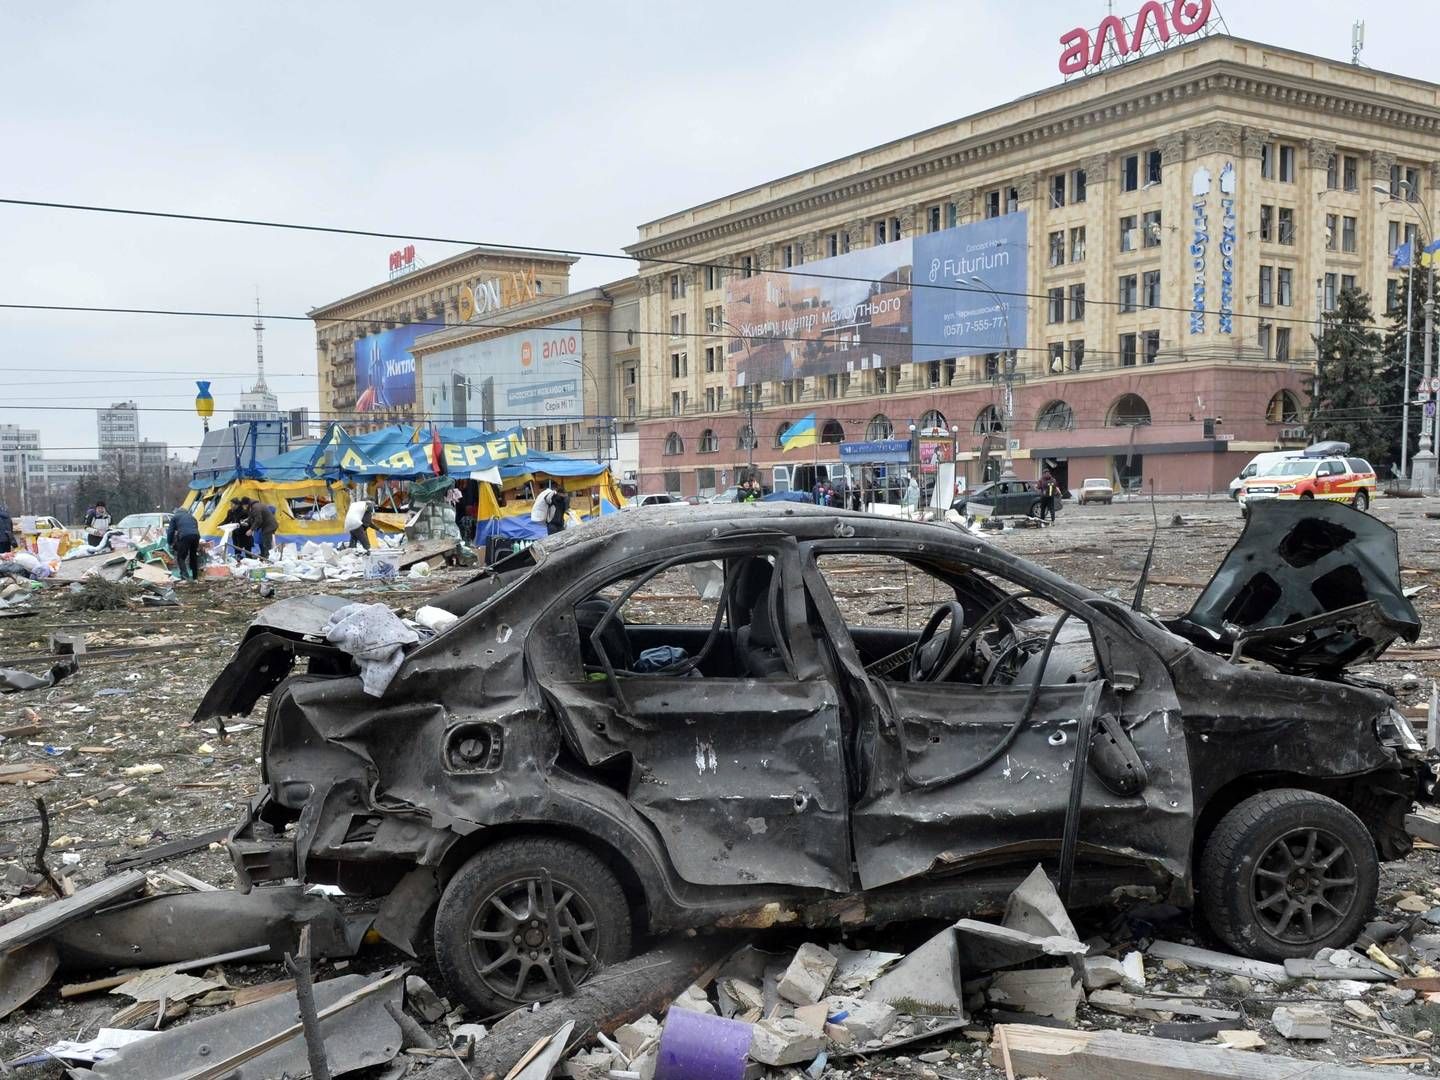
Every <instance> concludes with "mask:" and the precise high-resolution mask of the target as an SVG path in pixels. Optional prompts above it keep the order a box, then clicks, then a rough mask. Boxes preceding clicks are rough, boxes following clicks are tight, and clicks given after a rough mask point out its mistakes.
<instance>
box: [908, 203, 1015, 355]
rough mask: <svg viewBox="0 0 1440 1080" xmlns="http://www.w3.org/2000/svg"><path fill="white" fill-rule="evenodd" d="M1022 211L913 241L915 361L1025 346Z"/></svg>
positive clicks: (924, 234) (935, 233)
mask: <svg viewBox="0 0 1440 1080" xmlns="http://www.w3.org/2000/svg"><path fill="white" fill-rule="evenodd" d="M1027 219H1028V215H1027V214H1026V213H1025V211H1023V210H1022V211H1019V212H1018V213H1014V214H1002V215H1000V216H999V217H993V218H987V219H986V220H984V221H976V222H972V223H971V224H969V225H961V226H958V227H957V228H954V229H945V230H942V231H941V232H933V233H923V234H921V235H919V236H917V237H915V239H914V241H913V245H914V252H913V256H914V260H915V262H914V272H913V275H912V277H911V289H912V291H913V293H914V308H915V359H916V360H917V361H921V360H939V359H940V358H942V357H948V356H971V355H974V354H976V353H993V352H1008V351H1010V350H1011V349H1023V348H1025V331H1026V324H1027V319H1026V312H1027V307H1028V304H1027V301H1026V296H1025V294H1026V291H1027V288H1026V286H1027V281H1026V262H1027V260H1026V258H1025V254H1026V251H1027V250H1028V249H1029V239H1028V235H1027V233H1026V221H1027Z"/></svg>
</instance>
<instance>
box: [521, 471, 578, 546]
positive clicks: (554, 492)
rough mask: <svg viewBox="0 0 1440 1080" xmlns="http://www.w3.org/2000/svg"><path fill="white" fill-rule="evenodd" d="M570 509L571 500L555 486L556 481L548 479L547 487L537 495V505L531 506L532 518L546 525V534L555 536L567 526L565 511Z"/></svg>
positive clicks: (538, 523)
mask: <svg viewBox="0 0 1440 1080" xmlns="http://www.w3.org/2000/svg"><path fill="white" fill-rule="evenodd" d="M568 509H570V500H569V499H567V498H565V493H564V492H563V491H561V490H560V489H559V488H557V487H556V486H555V481H553V480H551V481H548V482H547V483H546V485H545V489H544V490H543V491H541V492H540V494H538V495H536V496H535V505H533V506H532V507H530V520H531V521H533V522H535V523H536V524H537V525H544V526H545V535H547V536H554V535H555V534H556V533H558V532H562V531H563V530H564V528H565V511H567V510H568Z"/></svg>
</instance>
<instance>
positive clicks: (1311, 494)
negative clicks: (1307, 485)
mask: <svg viewBox="0 0 1440 1080" xmlns="http://www.w3.org/2000/svg"><path fill="white" fill-rule="evenodd" d="M1300 498H1302V499H1313V498H1315V493H1314V492H1313V491H1302V492H1301V493H1300Z"/></svg>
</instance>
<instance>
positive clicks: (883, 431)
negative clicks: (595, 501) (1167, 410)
mask: <svg viewBox="0 0 1440 1080" xmlns="http://www.w3.org/2000/svg"><path fill="white" fill-rule="evenodd" d="M1300 417H1301V410H1300V402H1299V400H1298V399H1297V398H1296V397H1295V395H1294V394H1293V393H1291V392H1290V391H1289V390H1280V391H1278V392H1277V393H1275V394H1274V395H1273V396H1272V397H1271V398H1270V401H1269V403H1268V404H1267V405H1266V408H1265V419H1266V421H1267V422H1268V423H1271V424H1295V423H1299V422H1300ZM1150 423H1151V414H1150V406H1149V405H1148V404H1147V403H1146V401H1145V399H1144V398H1142V397H1141V396H1140V395H1139V394H1122V395H1120V396H1119V397H1118V398H1116V399H1115V401H1114V402H1113V403H1112V404H1111V406H1110V408H1109V409H1108V410H1106V414H1105V426H1106V427H1145V426H1148V425H1149V424H1150ZM1075 426H1076V425H1075V410H1074V409H1072V408H1071V407H1070V405H1069V403H1068V402H1066V401H1064V400H1062V399H1059V398H1057V399H1055V400H1052V401H1050V402H1047V403H1046V404H1045V405H1044V406H1043V407H1041V408H1040V409H1039V410H1038V411H1037V412H1036V414H1035V421H1034V429H1035V430H1036V431H1073V430H1074V429H1075ZM917 429H918V430H919V431H923V432H949V433H950V434H952V435H954V434H959V430H960V429H959V428H954V427H951V426H950V424H949V422H948V421H947V420H946V418H945V414H944V413H942V412H940V411H939V410H938V409H931V410H929V411H928V412H926V413H925V414H924V415H922V416H921V417H920V419H919V421H918V422H917V424H916V425H915V426H914V427H913V428H912V429H911V430H912V431H914V430H917ZM789 430H790V421H783V422H781V423H780V424H779V425H778V426H777V427H776V428H775V437H774V441H773V442H772V444H771V445H772V446H773V447H776V448H778V447H781V446H783V445H784V438H785V434H786V433H787V432H788V431H789ZM1005 430H1006V424H1005V416H1004V414H1003V413H1002V412H1001V410H1000V409H999V407H998V406H995V405H986V406H985V407H984V408H983V409H981V410H980V412H979V413H977V414H976V416H975V420H974V423H972V424H971V425H970V431H971V434H974V435H990V434H995V433H997V432H1003V431H1005ZM894 436H895V424H894V422H893V421H892V420H891V419H890V418H889V417H888V416H886V415H885V414H884V413H876V414H875V415H874V416H872V417H871V418H870V420H869V421H868V422H867V423H866V425H865V439H866V441H877V440H881V439H890V438H893V437H894ZM844 441H845V428H844V426H843V425H842V424H841V423H840V421H839V420H835V419H830V420H826V421H825V422H824V423H823V424H822V425H821V426H820V443H821V445H823V446H837V445H839V444H840V443H843V442H844ZM759 445H760V442H759V439H758V437H757V436H756V434H755V430H754V429H753V428H752V427H750V426H749V425H748V424H746V425H744V426H742V427H741V428H740V430H739V431H738V432H736V434H735V449H736V450H744V451H749V450H754V449H756V448H758V447H759ZM720 446H721V443H720V436H719V435H718V434H717V433H716V432H715V430H714V429H713V428H706V429H705V430H704V431H702V432H701V433H700V438H699V440H698V441H697V447H696V449H697V452H698V453H701V454H718V453H719V452H720ZM683 453H685V439H684V437H683V436H682V435H681V434H680V433H679V432H678V431H672V432H670V434H668V435H667V436H666V437H665V448H664V454H665V456H666V457H678V456H679V455H681V454H683Z"/></svg>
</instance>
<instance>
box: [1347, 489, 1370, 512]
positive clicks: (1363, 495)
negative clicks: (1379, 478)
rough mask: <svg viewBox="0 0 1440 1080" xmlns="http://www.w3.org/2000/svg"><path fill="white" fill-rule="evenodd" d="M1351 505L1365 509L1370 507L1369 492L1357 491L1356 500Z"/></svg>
mask: <svg viewBox="0 0 1440 1080" xmlns="http://www.w3.org/2000/svg"><path fill="white" fill-rule="evenodd" d="M1350 505H1351V506H1353V507H1355V509H1356V510H1361V511H1364V510H1368V509H1370V495H1369V493H1368V492H1364V491H1357V492H1356V493H1355V501H1354V502H1353V503H1351V504H1350Z"/></svg>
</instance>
